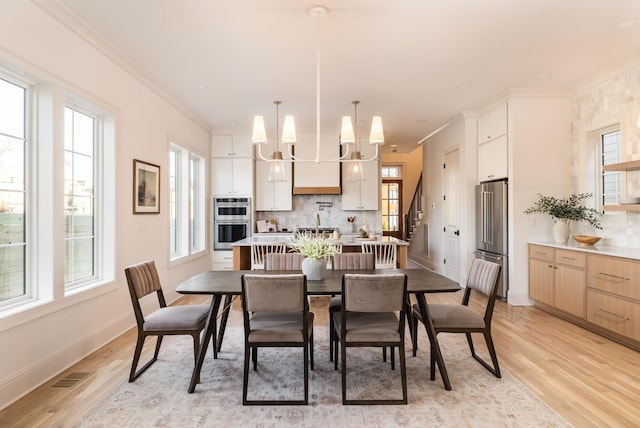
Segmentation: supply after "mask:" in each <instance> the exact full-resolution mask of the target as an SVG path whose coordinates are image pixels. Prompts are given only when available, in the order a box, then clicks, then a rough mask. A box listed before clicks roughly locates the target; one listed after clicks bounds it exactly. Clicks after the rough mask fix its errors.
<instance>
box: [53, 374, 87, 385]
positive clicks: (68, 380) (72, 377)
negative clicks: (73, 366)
mask: <svg viewBox="0 0 640 428" xmlns="http://www.w3.org/2000/svg"><path fill="white" fill-rule="evenodd" d="M90 374H91V373H90V372H73V373H69V375H67V376H66V377H64V378H62V379H60V380H59V381H58V382H56V383H54V384H53V385H52V387H53V388H71V387H72V386H75V385H76V384H77V383H79V382H80V381H81V380H83V379H84V378H86V377H87V376H89V375H90Z"/></svg>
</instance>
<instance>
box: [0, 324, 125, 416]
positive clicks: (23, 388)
mask: <svg viewBox="0 0 640 428" xmlns="http://www.w3.org/2000/svg"><path fill="white" fill-rule="evenodd" d="M134 325H135V324H132V323H131V316H130V314H123V315H122V316H120V317H118V318H116V319H113V320H111V322H109V323H107V324H105V325H103V326H102V327H101V328H100V329H99V330H96V331H94V332H92V333H91V334H90V335H88V336H86V337H84V338H81V339H79V340H77V341H76V342H74V343H71V344H67V345H66V346H62V347H61V348H60V349H59V350H58V351H56V352H55V353H52V354H50V355H48V356H46V357H44V358H42V359H41V360H40V361H38V362H36V363H34V364H32V365H31V366H29V367H27V368H25V369H24V370H22V371H20V372H19V373H16V374H14V375H13V376H11V377H9V378H6V379H4V380H3V381H2V382H1V383H0V410H1V409H4V408H5V407H7V406H9V405H11V404H13V403H14V402H16V401H17V400H19V399H20V398H22V397H24V396H25V395H27V394H28V393H30V392H31V391H33V390H34V389H36V388H38V387H39V386H41V385H43V384H44V383H46V382H48V381H49V380H51V379H52V378H54V377H55V376H57V375H58V374H60V373H61V372H63V371H64V370H66V369H68V368H69V367H71V366H73V365H74V364H76V363H77V362H78V361H81V360H82V359H83V358H86V357H87V356H88V355H90V354H91V353H93V352H94V351H96V350H98V349H99V348H101V347H103V346H104V345H106V344H107V343H109V342H110V341H112V340H113V339H115V338H117V337H118V336H120V335H122V334H123V333H124V332H126V331H127V330H129V329H130V328H131V327H133V326H134Z"/></svg>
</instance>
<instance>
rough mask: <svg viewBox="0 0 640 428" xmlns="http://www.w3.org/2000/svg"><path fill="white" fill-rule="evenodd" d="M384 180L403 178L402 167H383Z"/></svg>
mask: <svg viewBox="0 0 640 428" xmlns="http://www.w3.org/2000/svg"><path fill="white" fill-rule="evenodd" d="M381 173H382V178H400V177H402V166H400V165H383V166H382V170H381Z"/></svg>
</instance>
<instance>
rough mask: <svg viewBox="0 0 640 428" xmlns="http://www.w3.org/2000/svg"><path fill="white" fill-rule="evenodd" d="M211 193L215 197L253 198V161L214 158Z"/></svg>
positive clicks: (212, 160)
mask: <svg viewBox="0 0 640 428" xmlns="http://www.w3.org/2000/svg"><path fill="white" fill-rule="evenodd" d="M211 192H212V194H214V195H234V196H240V195H242V196H251V195H252V194H253V159H251V158H249V159H245V158H227V159H220V158H212V159H211Z"/></svg>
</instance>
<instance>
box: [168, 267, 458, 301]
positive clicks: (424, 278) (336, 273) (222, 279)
mask: <svg viewBox="0 0 640 428" xmlns="http://www.w3.org/2000/svg"><path fill="white" fill-rule="evenodd" d="M292 273H301V272H300V271H265V270H257V271H256V270H223V271H208V272H203V273H200V274H198V275H195V276H193V277H191V278H189V279H187V280H186V281H184V282H182V283H181V284H180V285H178V287H177V288H176V291H177V292H178V293H181V294H211V295H240V294H242V284H241V278H242V275H244V274H266V275H277V274H292ZM393 273H404V274H406V275H407V292H409V293H447V292H456V291H459V290H460V289H461V287H460V285H459V284H458V283H457V282H455V281H452V280H450V279H449V278H446V277H444V276H442V275H440V274H438V273H436V272H433V271H430V270H427V269H372V270H330V269H329V270H327V271H326V274H325V276H324V279H322V280H320V281H309V280H308V281H307V294H309V295H334V294H340V293H341V292H342V275H343V274H393Z"/></svg>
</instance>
